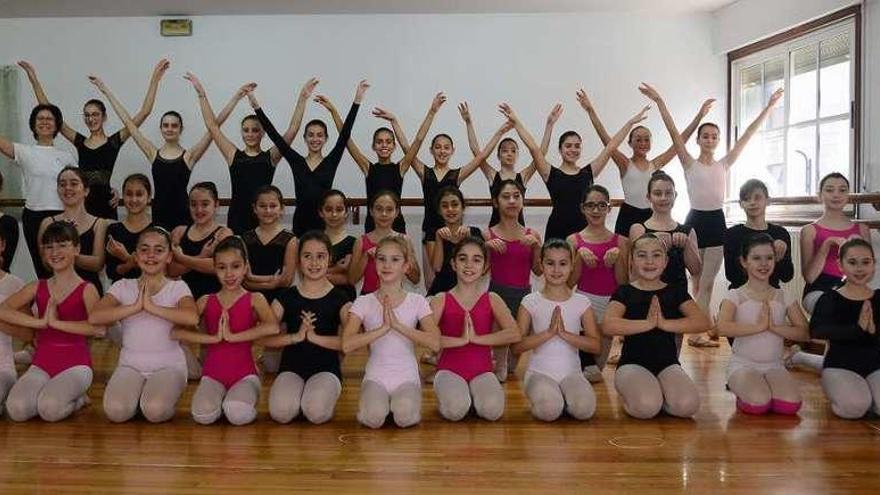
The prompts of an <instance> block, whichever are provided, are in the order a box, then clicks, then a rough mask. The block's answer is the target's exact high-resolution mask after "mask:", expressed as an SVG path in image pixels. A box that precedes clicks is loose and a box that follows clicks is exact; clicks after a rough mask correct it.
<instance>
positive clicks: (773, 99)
mask: <svg viewBox="0 0 880 495" xmlns="http://www.w3.org/2000/svg"><path fill="white" fill-rule="evenodd" d="M783 94H784V90H783V89H782V88H779V89H777V90H776V91H774V92H773V94H772V95H770V101H768V102H767V106H766V107H764V109H763V110H761V113H760V114H758V116H757V117H755V120H753V121H752V123H751V124H749V126H748V127H746V131H745V132H744V133H743V135H742V136H740V138H739V139H737V141H736V143H734V144H733V147H732V148H731V149H730V151H728V152H727V156H725V157H724V158H723V159H722V161H723V162H724V164H725V165H726V166H727V168H730V167H731V166H733V164H734V162H736V159H737V158H739V155H740V154H741V153H742V151H743V150H744V149H745V147H746V145H747V144H749V140H750V139H752V136H754V135H755V133H756V132H758V129H759V128H760V127H761V126H762V125H763V124H764V121H765V120H767V117H768V116H769V115H770V110H773V107H774V106H775V105H776V103H777V102H778V101H779V100H780V99H781V98H782V95H783Z"/></svg>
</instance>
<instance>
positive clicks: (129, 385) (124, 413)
mask: <svg viewBox="0 0 880 495" xmlns="http://www.w3.org/2000/svg"><path fill="white" fill-rule="evenodd" d="M135 258H136V259H137V264H138V267H139V269H140V273H141V276H140V278H137V279H135V278H123V279H120V280H118V281H117V282H115V283H114V284H113V285H112V286H110V289H109V290H108V291H107V294H106V295H105V296H104V298H103V299H101V301H100V302H98V304H97V305H95V310H94V311H93V312H92V313H91V314H90V315H89V322H90V323H91V324H93V325H112V324H114V323H117V322H118V323H119V324H120V333H121V334H122V350H121V351H120V353H119V364H118V365H117V366H116V370H114V371H113V375H112V376H111V377H110V380H109V381H108V382H107V388H105V389H104V413H105V414H106V415H107V418H108V419H109V420H110V421H112V422H114V423H121V422H124V421H128V420H129V419H131V418H132V417H134V415H135V413H137V411H138V409H139V408H140V410H141V412H142V413H143V415H144V417H145V418H147V421H149V422H151V423H160V422H163V421H168V420H169V419H171V418H173V417H174V412H175V408H176V406H177V401H178V400H180V396H181V394H182V393H183V391H184V389H185V388H186V378H187V365H186V357H185V356H184V352H183V349H182V348H181V346H180V343H179V342H178V341H176V340H174V339H172V338H171V331H172V330H173V328H174V325H182V326H195V325H197V324H198V322H199V315H198V313H196V305H195V302H194V301H193V298H192V294H191V293H190V291H189V287H187V286H186V283H185V282H183V281H182V280H170V279H168V278H167V277H166V276H165V271H166V270H167V268H168V265H169V264H171V258H172V253H171V237H170V236H169V235H168V232H166V231H165V230H163V229H161V228H159V227H149V228H147V229H145V230H144V231H143V233H141V234H140V235H139V236H138V240H137V249H136V250H135Z"/></svg>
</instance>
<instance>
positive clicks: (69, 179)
mask: <svg viewBox="0 0 880 495" xmlns="http://www.w3.org/2000/svg"><path fill="white" fill-rule="evenodd" d="M89 192H90V191H89V186H88V180H87V179H86V175H85V173H84V172H83V171H82V169H80V168H77V167H65V168H64V169H63V170H61V172H60V173H59V174H58V197H60V198H61V202H62V203H63V204H64V211H62V212H61V213H60V214H58V215H53V216H51V217H49V218H46V219H44V220H43V223H42V224H41V225H40V234H41V235H42V232H43V231H44V230H46V228H47V227H48V226H49V225H51V224H52V223H54V222H68V223H70V224H72V225H73V226H74V228H76V230H77V233H78V234H79V244H80V250H79V253H78V254H77V255H76V265H75V266H76V272H77V273H79V276H80V277H82V278H83V279H84V280H85V281H87V282H89V283H90V284H92V285H93V286H94V287H95V288H96V289H97V290H98V294H103V293H104V287H103V286H102V285H101V276H100V272H101V270H103V269H104V254H105V253H104V245H105V243H104V240H105V239H106V237H107V220H105V219H103V218H97V217H95V216H94V215H92V214H90V213H89V212H87V211H86V205H85V202H86V197H87V196H88V195H89Z"/></svg>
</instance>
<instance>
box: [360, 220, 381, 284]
mask: <svg viewBox="0 0 880 495" xmlns="http://www.w3.org/2000/svg"><path fill="white" fill-rule="evenodd" d="M374 247H376V243H375V242H373V241H372V240H371V239H370V236H368V235H367V234H364V235H362V236H361V253H363V255H364V256H366V257H367V264H366V266H365V267H364V283H363V285H361V295H362V296H364V295H367V294H370V293H373V292H376V291H377V290H378V289H379V272H377V271H376V258H374V257H373V256H370V255H368V254H367V251H369V250H370V249H372V248H374Z"/></svg>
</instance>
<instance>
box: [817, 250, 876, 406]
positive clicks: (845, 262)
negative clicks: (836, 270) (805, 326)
mask: <svg viewBox="0 0 880 495" xmlns="http://www.w3.org/2000/svg"><path fill="white" fill-rule="evenodd" d="M838 263H839V264H840V266H841V269H842V271H843V274H844V275H845V276H846V278H845V280H846V281H845V282H844V284H843V286H842V287H840V288H839V289H833V290H830V291H828V292H826V293H825V294H823V295H822V296H821V297H820V298H819V301H818V302H817V303H816V307H815V309H814V311H813V315H812V318H811V319H810V332H811V334H812V336H813V337H814V338H818V339H827V340H828V352H827V353H826V354H825V361H824V363H823V369H822V389H823V390H825V395H827V396H828V399H829V400H830V401H831V410H832V411H834V414H836V415H837V416H838V417H841V418H844V419H859V418H861V417H862V416H864V415H865V414H866V413H867V412H868V411H869V410H872V411H874V413H875V414H878V413H880V342H878V338H877V336H878V333H877V328H878V327H880V292H878V291H876V290H873V289H871V288H870V287H869V286H868V283H869V282H871V279H872V278H874V267H875V263H874V249H873V248H872V247H871V244H870V243H869V242H868V241H866V240H864V239H858V238H855V239H850V240H848V241H846V242H844V243H843V244H842V245H841V246H840V258H839V262H838Z"/></svg>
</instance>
